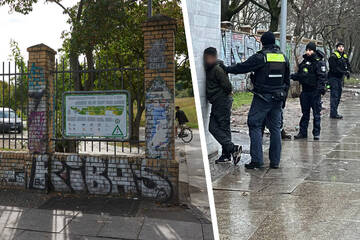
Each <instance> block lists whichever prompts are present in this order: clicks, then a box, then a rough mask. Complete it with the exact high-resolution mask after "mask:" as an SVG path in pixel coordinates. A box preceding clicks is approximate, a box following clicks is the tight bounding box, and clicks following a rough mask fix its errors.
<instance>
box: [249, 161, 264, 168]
mask: <svg viewBox="0 0 360 240" xmlns="http://www.w3.org/2000/svg"><path fill="white" fill-rule="evenodd" d="M263 165H264V164H260V163H255V162H250V163H249V164H245V168H247V169H255V168H262V167H263Z"/></svg>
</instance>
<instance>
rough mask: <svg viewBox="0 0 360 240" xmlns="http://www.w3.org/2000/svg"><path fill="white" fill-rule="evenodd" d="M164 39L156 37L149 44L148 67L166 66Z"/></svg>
mask: <svg viewBox="0 0 360 240" xmlns="http://www.w3.org/2000/svg"><path fill="white" fill-rule="evenodd" d="M165 49H166V39H157V40H155V41H154V42H153V43H152V44H151V48H150V49H149V57H148V60H147V64H148V68H149V69H152V70H159V69H165V68H166V67H167V66H166V56H165Z"/></svg>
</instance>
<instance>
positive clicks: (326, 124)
mask: <svg viewBox="0 0 360 240" xmlns="http://www.w3.org/2000/svg"><path fill="white" fill-rule="evenodd" d="M359 100H360V98H359V97H357V96H355V94H354V96H353V97H351V98H349V99H348V100H347V101H346V102H345V103H342V105H341V108H340V112H341V113H342V114H343V116H344V119H343V120H332V119H329V117H328V115H324V116H323V118H322V131H321V139H320V141H313V139H312V136H311V129H312V124H310V126H309V138H308V139H307V140H300V141H294V140H293V141H283V145H282V146H283V151H282V158H281V166H280V169H269V168H268V167H267V166H268V165H269V159H268V150H266V149H267V146H268V143H267V142H268V140H265V153H264V160H265V166H266V167H265V168H264V169H261V170H245V169H244V167H243V166H237V167H233V166H231V165H229V164H228V165H227V166H218V165H214V164H213V163H212V164H211V169H212V170H213V172H212V177H213V181H214V183H213V188H214V197H215V204H216V211H217V218H218V224H219V232H220V237H221V239H252V240H259V239H267V240H268V239H277V240H278V239H284V240H285V239H317V240H318V239H327V240H329V239H334V240H335V239H360V184H359V183H360V174H359V171H360V101H359ZM233 137H234V140H235V142H242V143H245V146H244V148H245V149H248V148H249V146H248V137H247V136H246V134H241V133H238V134H236V133H234V135H233ZM243 156H244V157H246V158H249V157H250V156H249V155H248V154H244V155H243ZM224 172H225V173H224Z"/></svg>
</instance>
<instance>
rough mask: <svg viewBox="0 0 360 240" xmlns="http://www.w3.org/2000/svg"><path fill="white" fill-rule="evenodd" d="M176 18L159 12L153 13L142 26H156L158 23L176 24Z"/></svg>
mask: <svg viewBox="0 0 360 240" xmlns="http://www.w3.org/2000/svg"><path fill="white" fill-rule="evenodd" d="M176 23H177V22H176V19H174V18H171V17H168V16H165V15H161V14H157V15H154V16H152V17H150V18H148V19H147V20H146V21H145V22H144V23H143V24H142V25H143V27H146V26H158V25H175V26H176V25H177V24H176Z"/></svg>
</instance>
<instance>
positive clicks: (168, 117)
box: [145, 77, 174, 160]
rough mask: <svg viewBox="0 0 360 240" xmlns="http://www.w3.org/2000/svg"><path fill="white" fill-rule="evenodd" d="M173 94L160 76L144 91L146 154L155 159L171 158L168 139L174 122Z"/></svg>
mask: <svg viewBox="0 0 360 240" xmlns="http://www.w3.org/2000/svg"><path fill="white" fill-rule="evenodd" d="M171 102H173V95H172V94H171V91H170V89H169V88H168V87H167V86H166V84H165V81H164V80H163V79H162V78H161V77H157V78H156V79H155V80H154V81H153V82H152V85H151V86H150V88H149V89H148V90H147V92H146V99H145V103H146V124H147V127H146V142H147V155H148V156H149V157H150V158H155V159H168V160H171V159H172V154H171V150H170V149H171V148H170V139H171V137H172V133H173V131H172V129H173V124H174V119H173V118H174V117H173V111H174V109H173V107H172V105H173V104H171Z"/></svg>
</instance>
